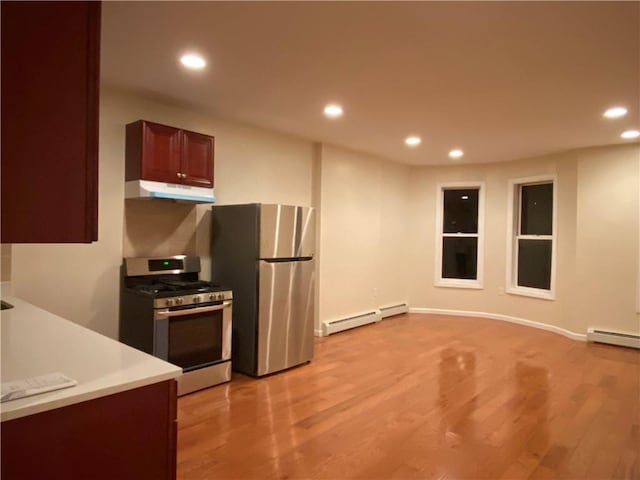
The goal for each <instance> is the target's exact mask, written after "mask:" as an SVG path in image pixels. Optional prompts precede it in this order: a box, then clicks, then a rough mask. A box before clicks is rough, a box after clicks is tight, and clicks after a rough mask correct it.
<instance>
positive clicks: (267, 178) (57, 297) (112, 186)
mask: <svg viewBox="0 0 640 480" xmlns="http://www.w3.org/2000/svg"><path fill="white" fill-rule="evenodd" d="M100 100H101V101H100V152H99V158H100V170H99V175H100V177H99V202H100V203H99V233H98V234H99V240H98V241H97V242H95V243H93V244H90V245H77V244H74V245H17V244H16V245H13V248H12V260H13V262H12V271H11V278H12V283H13V291H14V294H15V295H16V296H18V297H21V298H24V299H25V300H27V301H30V302H32V303H34V304H35V305H38V306H40V307H43V308H45V309H47V310H49V311H52V312H54V313H56V314H58V315H61V316H63V317H65V318H68V319H70V320H72V321H74V322H76V323H79V324H81V325H85V326H87V327H89V328H91V329H93V330H95V331H98V332H101V333H104V334H106V335H108V336H110V337H113V338H117V329H118V290H119V281H120V280H119V268H120V265H121V263H122V258H123V256H124V255H125V254H126V253H132V251H135V253H136V254H141V255H143V254H145V253H162V254H164V253H172V254H174V253H180V252H178V251H175V250H176V249H185V248H186V249H188V250H189V252H187V253H198V254H201V255H204V256H206V257H208V256H209V226H210V219H209V206H206V205H202V206H198V207H197V208H195V207H194V208H190V207H185V206H184V204H177V203H173V202H171V201H162V200H160V201H158V202H156V201H144V202H146V203H143V204H140V203H137V204H136V205H135V206H133V207H131V208H127V209H126V210H125V202H124V138H125V137H124V135H125V125H126V124H127V123H129V122H132V121H135V120H138V119H141V118H143V119H147V120H152V121H156V122H159V123H166V124H169V125H173V126H176V127H181V128H186V129H189V130H194V131H197V132H202V133H206V134H210V135H214V136H215V137H216V150H215V162H216V163H215V182H216V189H215V190H216V196H217V198H218V203H220V204H223V203H246V202H275V203H287V204H296V205H305V206H308V205H310V204H311V169H312V159H313V144H312V143H311V142H309V141H305V140H302V139H298V138H294V137H290V136H287V135H282V134H277V133H273V132H269V131H266V130H262V129H259V128H254V127H250V126H246V125H241V124H237V123H233V122H229V121H223V120H220V119H217V118H214V117H211V116H208V115H203V114H199V113H196V112H193V111H190V110H188V109H185V108H181V107H177V106H170V105H166V104H162V103H159V102H157V101H154V100H149V99H145V98H141V97H138V96H134V95H130V94H127V93H123V92H117V91H113V90H109V89H106V88H103V89H102V92H101V99H100ZM53 189H55V186H52V190H53ZM52 201H55V198H54V197H52ZM125 213H126V214H127V225H128V228H126V226H125V223H124V217H125ZM60 215H64V212H60ZM141 225H142V226H143V227H144V228H140V227H141ZM125 231H127V232H128V236H127V238H126V241H125V242H123V234H124V232H125ZM141 232H145V233H141ZM154 232H161V233H156V234H154ZM185 232H186V233H185ZM132 235H133V236H134V237H135V238H133V241H132V238H131V236H132ZM145 238H146V240H145ZM161 240H162V241H163V243H162V245H161V247H157V245H158V241H161ZM123 243H124V244H125V245H126V246H127V250H128V251H127V252H125V251H123ZM134 244H135V248H134ZM204 260H205V261H204V262H203V273H204V274H205V276H208V274H209V270H210V264H209V262H208V258H205V259H204Z"/></svg>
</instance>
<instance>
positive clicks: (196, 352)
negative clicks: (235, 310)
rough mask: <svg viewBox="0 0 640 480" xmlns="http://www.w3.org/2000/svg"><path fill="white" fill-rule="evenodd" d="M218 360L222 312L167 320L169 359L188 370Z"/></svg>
mask: <svg viewBox="0 0 640 480" xmlns="http://www.w3.org/2000/svg"><path fill="white" fill-rule="evenodd" d="M221 359H222V312H221V311H216V312H207V313H196V314H193V315H185V316H181V317H174V318H171V319H170V320H169V358H168V360H169V362H171V363H173V364H174V365H178V366H179V367H182V368H183V369H184V371H188V370H190V369H192V368H197V367H202V366H205V365H209V364H212V363H215V362H219V361H220V360H221Z"/></svg>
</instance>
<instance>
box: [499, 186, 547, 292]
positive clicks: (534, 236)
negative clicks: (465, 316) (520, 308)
mask: <svg viewBox="0 0 640 480" xmlns="http://www.w3.org/2000/svg"><path fill="white" fill-rule="evenodd" d="M555 189H556V180H555V177H536V178H531V179H521V180H513V181H511V182H510V192H511V199H510V202H509V205H510V206H511V208H510V210H509V219H508V222H509V227H510V228H509V230H510V232H509V248H508V259H507V264H508V269H507V271H508V278H507V286H508V287H507V291H508V292H509V293H515V294H519V295H529V296H532V297H539V298H546V299H553V298H554V283H555V250H556V248H555V218H556V194H555Z"/></svg>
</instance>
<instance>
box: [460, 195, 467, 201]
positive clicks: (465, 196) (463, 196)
mask: <svg viewBox="0 0 640 480" xmlns="http://www.w3.org/2000/svg"><path fill="white" fill-rule="evenodd" d="M460 198H461V199H462V200H469V195H462V196H461V197H460Z"/></svg>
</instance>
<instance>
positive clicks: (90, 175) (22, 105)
mask: <svg viewBox="0 0 640 480" xmlns="http://www.w3.org/2000/svg"><path fill="white" fill-rule="evenodd" d="M100 6H101V5H100V3H99V2H2V3H1V6H0V8H1V13H0V17H1V22H2V26H1V29H0V31H1V36H2V38H1V40H0V47H1V50H2V52H1V57H2V68H1V71H2V85H1V87H0V92H1V99H0V105H1V109H2V120H1V124H2V152H1V157H2V180H1V182H2V198H1V204H2V214H1V218H2V220H1V223H2V225H1V229H2V243H89V242H92V241H95V240H97V239H98V99H99V95H98V84H99V78H100V76H99V66H100V57H99V52H100Z"/></svg>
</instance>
